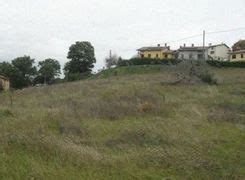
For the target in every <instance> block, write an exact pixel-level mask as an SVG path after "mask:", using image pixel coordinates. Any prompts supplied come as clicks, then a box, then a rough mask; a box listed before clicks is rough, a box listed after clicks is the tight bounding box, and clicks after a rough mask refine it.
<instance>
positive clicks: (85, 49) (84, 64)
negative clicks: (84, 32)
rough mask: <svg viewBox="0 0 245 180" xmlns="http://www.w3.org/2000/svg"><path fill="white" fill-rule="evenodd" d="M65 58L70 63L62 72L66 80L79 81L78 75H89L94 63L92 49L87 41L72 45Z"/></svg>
mask: <svg viewBox="0 0 245 180" xmlns="http://www.w3.org/2000/svg"><path fill="white" fill-rule="evenodd" d="M67 58H68V59H70V61H69V62H67V63H66V64H65V67H64V70H65V75H66V78H67V79H68V80H75V79H79V78H80V75H82V74H84V73H85V74H86V73H90V72H91V71H92V68H93V67H94V63H95V62H96V59H95V54H94V47H93V46H92V45H91V43H90V42H87V41H82V42H76V43H75V44H72V45H71V46H70V48H69V52H68V56H67ZM74 75H75V76H74ZM71 77H72V78H71ZM74 77H76V78H75V79H74Z"/></svg>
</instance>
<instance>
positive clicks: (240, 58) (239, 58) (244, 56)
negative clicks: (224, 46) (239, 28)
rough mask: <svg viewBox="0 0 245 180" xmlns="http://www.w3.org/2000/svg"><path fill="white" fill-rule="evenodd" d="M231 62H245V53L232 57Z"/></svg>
mask: <svg viewBox="0 0 245 180" xmlns="http://www.w3.org/2000/svg"><path fill="white" fill-rule="evenodd" d="M234 55H235V56H234ZM230 61H231V62H234V61H245V52H244V53H237V54H233V55H230Z"/></svg>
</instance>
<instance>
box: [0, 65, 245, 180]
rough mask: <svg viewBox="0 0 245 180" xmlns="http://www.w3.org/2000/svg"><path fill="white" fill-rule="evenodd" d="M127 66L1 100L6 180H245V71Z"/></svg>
mask: <svg viewBox="0 0 245 180" xmlns="http://www.w3.org/2000/svg"><path fill="white" fill-rule="evenodd" d="M180 69H182V68H179V67H176V66H138V67H121V68H117V69H112V70H108V71H103V72H101V73H100V74H98V75H95V76H94V77H92V78H91V79H90V80H84V81H80V82H74V83H66V84H59V85H53V86H48V87H33V88H28V89H24V90H18V91H15V92H13V105H12V106H11V105H10V94H9V93H2V94H0V162H1V163H0V179H92V180H94V179H102V180H103V179H105V180H108V179H159V180H162V179H244V178H245V69H239V68H220V69H215V68H212V69H209V71H210V72H211V73H213V74H214V77H215V78H216V79H217V80H218V85H209V84H206V83H203V82H201V81H197V80H195V81H183V83H182V82H180V83H173V82H177V80H178V79H179V78H180V76H182V75H183V74H185V75H186V76H187V75H188V71H186V72H184V73H179V72H180Z"/></svg>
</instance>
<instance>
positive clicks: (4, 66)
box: [0, 62, 25, 89]
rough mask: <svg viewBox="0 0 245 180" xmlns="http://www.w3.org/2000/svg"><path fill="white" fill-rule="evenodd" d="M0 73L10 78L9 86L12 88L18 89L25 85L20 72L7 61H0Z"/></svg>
mask: <svg viewBox="0 0 245 180" xmlns="http://www.w3.org/2000/svg"><path fill="white" fill-rule="evenodd" d="M0 74H1V75H4V76H6V77H8V78H9V79H10V86H11V87H12V88H16V89H18V88H22V87H24V86H25V82H24V80H23V78H22V76H21V72H20V71H19V70H18V69H17V68H16V67H14V66H13V65H12V64H11V63H9V62H2V63H0Z"/></svg>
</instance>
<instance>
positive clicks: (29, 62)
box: [12, 56, 37, 87]
mask: <svg viewBox="0 0 245 180" xmlns="http://www.w3.org/2000/svg"><path fill="white" fill-rule="evenodd" d="M34 63H35V60H34V59H32V58H31V57H30V56H23V57H17V58H15V59H14V60H12V65H13V66H14V68H16V69H17V70H18V72H19V73H20V74H19V76H20V79H21V81H22V84H23V87H25V86H29V85H31V84H32V81H33V79H34V78H35V76H36V75H37V69H36V67H35V66H34Z"/></svg>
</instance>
